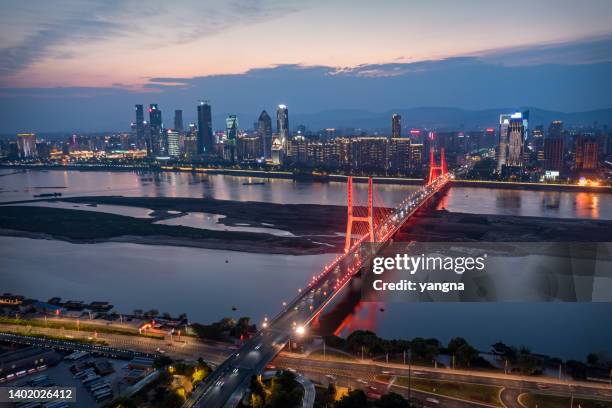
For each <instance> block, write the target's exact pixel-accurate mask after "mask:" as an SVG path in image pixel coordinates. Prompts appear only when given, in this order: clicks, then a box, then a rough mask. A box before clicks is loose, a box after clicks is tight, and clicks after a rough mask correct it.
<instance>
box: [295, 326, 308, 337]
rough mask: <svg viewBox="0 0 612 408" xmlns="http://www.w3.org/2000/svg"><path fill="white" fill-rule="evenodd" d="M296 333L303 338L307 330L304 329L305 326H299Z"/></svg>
mask: <svg viewBox="0 0 612 408" xmlns="http://www.w3.org/2000/svg"><path fill="white" fill-rule="evenodd" d="M295 332H296V333H297V334H298V335H300V336H302V335H303V334H304V333H306V328H304V326H298V327H296V328H295Z"/></svg>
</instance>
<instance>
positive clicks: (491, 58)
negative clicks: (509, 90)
mask: <svg viewBox="0 0 612 408" xmlns="http://www.w3.org/2000/svg"><path fill="white" fill-rule="evenodd" d="M0 7H1V8H2V10H1V11H2V12H1V13H0V37H1V38H2V42H1V43H0V47H1V48H0V107H2V108H6V109H8V110H9V111H10V112H11V113H12V114H13V116H12V117H11V118H10V120H14V123H12V124H11V125H10V126H9V125H7V124H3V126H4V127H6V126H8V128H9V129H11V130H12V129H15V128H22V127H23V126H25V125H27V124H26V123H23V121H22V119H21V118H22V117H25V116H26V115H25V112H23V107H24V106H26V105H28V104H29V103H30V102H33V101H34V100H35V99H36V98H39V99H40V98H48V97H57V96H58V95H61V96H62V97H63V98H67V97H69V98H72V99H71V100H70V101H68V100H64V102H66V103H67V105H66V106H69V105H70V103H72V104H79V105H80V102H78V101H77V100H76V99H74V98H83V97H87V98H90V101H88V102H92V100H91V98H96V97H101V96H104V95H108V94H109V93H113V94H115V93H117V92H128V94H129V95H131V96H135V95H136V94H142V93H145V94H146V93H157V94H160V98H159V101H160V102H162V103H163V102H164V96H163V95H166V94H167V95H168V97H169V95H170V93H172V92H177V90H178V89H179V88H180V89H183V88H184V87H185V86H192V87H193V86H194V85H193V82H190V81H194V80H197V79H198V78H207V77H208V78H215V80H219V81H221V80H223V79H224V78H225V79H226V80H229V79H228V78H236V77H234V76H232V77H225V75H226V74H232V75H242V74H247V73H249V72H253V71H252V70H253V69H268V70H270V69H273V68H274V67H277V66H285V65H292V66H294V67H296V66H297V67H299V68H312V67H325V69H326V71H325V76H327V77H329V76H330V75H334V74H335V73H337V72H339V73H347V72H348V73H353V74H355V73H356V72H357V73H358V75H360V76H362V77H375V76H392V75H407V74H408V73H414V72H419V70H423V69H425V68H424V67H423V66H420V65H418V63H420V62H423V61H429V62H431V61H444V60H446V59H453V58H454V57H471V58H476V59H478V61H480V62H483V63H487V64H491V66H492V67H497V68H499V67H504V69H505V68H506V67H508V68H512V67H525V66H534V65H541V66H545V65H546V64H556V65H572V66H578V65H580V64H600V63H609V62H610V61H612V47H611V45H612V41H611V38H612V28H611V26H610V21H612V2H611V1H609V0H588V1H578V0H539V1H533V0H515V1H491V0H466V1H457V0H438V1H379V2H372V1H362V0H352V1H351V0H346V1H334V0H326V1H323V0H321V1H319V0H314V1H308V2H306V1H291V0H284V1H277V0H269V1H267V0H232V1H222V0H205V1H202V0H199V1H198V0H193V1H180V2H173V1H159V0H149V1H138V2H136V1H130V0H125V1H123V0H116V1H115V0H106V1H95V0H57V1H52V2H49V1H43V0H33V1H23V0H3V1H2V5H1V6H0ZM415 63H417V64H415ZM362 66H368V67H373V68H371V69H370V68H368V69H364V68H363V67H362ZM576 69H577V70H580V69H581V68H576ZM598 69H599V70H601V69H600V68H598ZM303 72H306V71H303ZM597 72H599V71H597ZM355 75H357V74H355ZM496 75H497V74H496ZM500 75H501V74H500ZM542 75H544V74H542ZM568 75H569V76H568ZM571 75H578V74H574V73H572V74H567V75H566V76H565V77H564V78H572V76H571ZM580 75H582V77H580V78H587V81H592V80H593V74H592V73H588V74H587V73H580ZM544 76H545V75H544ZM580 78H578V79H577V80H578V81H580V80H583V79H580ZM588 78H591V79H588ZM160 79H161V85H160ZM478 80H480V79H479V78H478V77H476V78H474V81H478ZM572 81H573V80H572ZM434 82H435V81H434ZM186 84H191V85H186ZM224 86H228V85H227V84H225V85H224ZM585 86H593V87H594V86H595V85H594V84H585ZM439 91H440V90H435V92H434V93H433V94H432V93H431V92H429V90H428V93H427V95H434V94H435V95H438V96H440V97H441V98H440V99H439V101H438V99H432V101H431V103H432V104H434V105H437V104H443V105H448V104H449V103H448V101H447V100H446V99H445V96H446V95H445V94H443V93H442V92H439ZM295 92H298V91H297V90H295ZM196 94H197V95H196ZM574 94H575V92H574ZM608 94H609V93H608ZM122 95H123V94H122ZM198 95H200V96H201V97H206V98H208V97H210V96H209V95H208V91H207V89H206V88H201V89H194V92H193V99H194V100H195V99H197V96H198ZM124 96H125V95H124ZM235 96H236V97H238V99H239V97H240V96H242V95H241V94H237V95H235ZM212 97H214V98H216V99H217V100H216V103H217V106H222V107H223V109H226V108H227V109H249V110H250V109H253V110H255V107H253V108H251V107H250V105H249V106H247V107H242V106H236V107H233V106H232V105H230V104H229V102H228V101H227V100H225V99H224V98H222V97H218V96H217V95H216V94H214V95H212ZM190 98H191V96H190ZM279 98H281V99H282V95H280V96H279ZM134 99H135V100H136V99H137V98H134ZM142 99H143V98H141V99H138V100H140V101H142V103H148V102H151V101H150V100H142ZM138 100H136V101H138ZM175 100H177V101H178V96H176V97H175ZM194 100H191V99H189V100H185V102H184V104H185V106H191V104H193V103H194ZM549 100H550V104H547V103H544V105H548V106H543V107H547V108H558V109H575V108H581V109H592V108H602V107H610V106H611V105H612V103H610V104H608V103H606V102H607V101H609V98H608V100H604V101H603V105H605V106H601V105H602V101H600V99H598V97H595V99H594V100H593V101H591V103H590V104H589V103H586V101H585V104H584V106H582V105H581V106H574V105H567V106H563V105H560V104H559V103H558V96H557V95H554V97H553V95H550V98H549ZM116 101H119V99H116ZM123 101H124V102H119V103H124V104H125V105H126V106H128V105H129V104H130V103H133V101H132V99H129V97H128V98H124V99H123ZM157 101H158V100H156V101H153V102H157ZM39 102H40V101H39ZM279 102H280V101H279ZM462 102H463V101H462V100H461V99H458V100H457V104H459V103H462ZM481 102H482V103H471V104H468V105H466V106H465V107H466V108H478V107H482V106H489V105H490V104H497V105H498V106H501V105H504V106H505V105H506V104H505V103H504V101H501V100H500V101H497V100H494V101H487V100H484V99H482V100H481ZM510 102H511V103H524V104H530V103H540V102H539V101H538V100H536V101H532V100H530V99H529V98H525V100H524V101H514V100H513V101H510ZM173 103H174V104H175V105H174V106H173V107H172V108H176V107H177V106H176V105H179V102H173ZM266 103H267V101H266ZM394 103H395V102H394ZM402 104H403V105H404V106H405V107H407V106H415V105H418V103H417V101H406V103H402ZM91 105H92V106H95V103H92V104H91ZM226 105H227V106H226ZM391 105H392V104H390V105H389V106H381V109H382V108H389V107H391ZM30 106H31V105H30ZM178 107H182V106H178ZM334 107H336V108H341V107H344V106H334ZM346 107H350V103H348V101H347V106H346ZM6 109H5V112H6V111H7V110H6ZM258 109H259V107H258ZM302 109H303V110H314V109H310V108H308V109H306V107H303V108H302ZM54 114H63V113H61V112H55V113H54ZM87 114H88V113H87V112H84V115H85V116H83V118H86V117H87V116H86V115H87ZM90 114H93V112H90ZM47 119H50V117H49V118H46V119H45V118H44V116H43V117H42V118H41V120H42V122H41V123H40V124H38V125H36V126H33V127H36V128H37V127H41V126H42V127H44V126H45V125H44V122H45V121H46V120H47ZM54 119H57V117H54ZM66 120H68V119H66ZM115 120H116V121H117V122H116V123H118V121H119V120H121V121H123V120H124V119H123V118H121V119H119V118H118V117H117V118H115ZM56 125H57V124H54V125H53V126H52V127H56ZM71 126H77V124H76V123H74V124H71V123H68V122H67V123H66V127H71ZM0 130H6V129H3V128H0Z"/></svg>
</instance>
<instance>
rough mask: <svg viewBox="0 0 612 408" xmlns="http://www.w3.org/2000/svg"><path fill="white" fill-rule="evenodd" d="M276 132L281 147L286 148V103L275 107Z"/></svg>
mask: <svg viewBox="0 0 612 408" xmlns="http://www.w3.org/2000/svg"><path fill="white" fill-rule="evenodd" d="M276 133H278V137H279V139H280V142H281V144H282V145H283V149H284V150H285V151H286V150H287V141H288V140H289V109H287V106H286V105H278V108H277V109H276Z"/></svg>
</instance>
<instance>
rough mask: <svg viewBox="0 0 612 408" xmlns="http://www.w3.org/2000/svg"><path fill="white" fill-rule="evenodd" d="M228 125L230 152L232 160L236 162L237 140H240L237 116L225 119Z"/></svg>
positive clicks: (227, 133)
mask: <svg viewBox="0 0 612 408" xmlns="http://www.w3.org/2000/svg"><path fill="white" fill-rule="evenodd" d="M225 124H226V136H227V145H228V147H229V150H230V154H229V157H230V160H231V161H232V162H233V161H235V160H236V157H237V156H236V139H237V138H238V117H237V116H236V115H229V116H228V117H227V119H225Z"/></svg>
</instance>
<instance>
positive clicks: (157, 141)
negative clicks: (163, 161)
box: [147, 103, 166, 156]
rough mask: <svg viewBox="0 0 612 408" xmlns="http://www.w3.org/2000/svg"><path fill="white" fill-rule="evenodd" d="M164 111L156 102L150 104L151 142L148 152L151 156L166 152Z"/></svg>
mask: <svg viewBox="0 0 612 408" xmlns="http://www.w3.org/2000/svg"><path fill="white" fill-rule="evenodd" d="M162 127H163V123H162V112H161V110H160V109H159V108H158V107H157V104H156V103H152V104H150V105H149V143H148V146H147V152H148V153H149V155H150V156H159V155H163V154H165V150H166V146H165V143H164V140H163V135H162Z"/></svg>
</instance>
